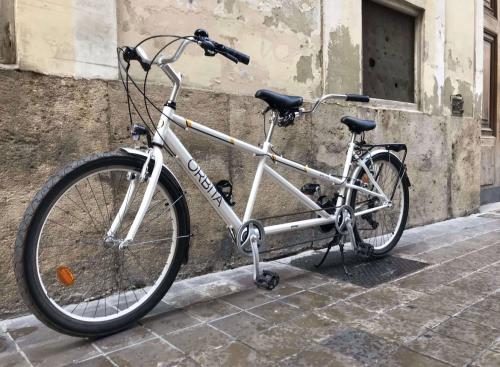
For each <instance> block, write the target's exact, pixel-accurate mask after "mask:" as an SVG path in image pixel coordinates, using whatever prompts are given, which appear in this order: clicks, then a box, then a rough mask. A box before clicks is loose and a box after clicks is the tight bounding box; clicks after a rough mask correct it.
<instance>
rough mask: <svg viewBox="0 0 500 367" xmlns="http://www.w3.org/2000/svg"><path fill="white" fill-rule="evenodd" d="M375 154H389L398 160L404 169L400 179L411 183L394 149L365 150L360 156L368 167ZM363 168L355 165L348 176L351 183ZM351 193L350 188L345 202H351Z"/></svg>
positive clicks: (409, 184)
mask: <svg viewBox="0 0 500 367" xmlns="http://www.w3.org/2000/svg"><path fill="white" fill-rule="evenodd" d="M377 154H389V155H390V156H391V159H393V158H394V160H397V161H399V162H400V163H401V164H402V165H403V166H404V167H405V169H404V171H403V172H401V175H402V177H401V179H402V180H403V182H404V183H405V184H407V185H408V186H411V183H410V179H409V178H408V174H407V172H406V171H407V170H406V165H404V163H403V162H401V159H400V158H399V157H398V156H397V155H396V154H395V153H394V151H393V150H392V149H391V150H389V149H385V148H384V149H376V150H372V151H370V152H366V153H365V154H363V155H362V156H361V160H362V161H363V162H364V163H365V164H366V166H367V167H370V159H371V158H372V157H374V156H376V155H377ZM362 169H363V167H361V166H360V165H357V166H356V169H355V170H354V171H353V173H352V175H351V176H350V177H353V179H352V180H351V183H352V184H354V177H358V175H359V173H360V171H361V170H362ZM351 193H352V189H350V190H349V192H348V194H347V200H346V203H350V202H351Z"/></svg>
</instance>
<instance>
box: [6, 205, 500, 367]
mask: <svg viewBox="0 0 500 367" xmlns="http://www.w3.org/2000/svg"><path fill="white" fill-rule="evenodd" d="M499 250H500V211H493V210H492V211H489V212H487V213H482V214H477V215H473V216H470V217H466V218H458V219H454V220H449V221H445V222H441V223H437V224H433V225H428V226H424V227H419V228H414V229H410V230H408V231H406V232H405V233H404V235H403V238H402V239H401V242H400V244H399V245H398V247H397V248H396V250H395V251H394V252H393V253H392V256H391V257H388V258H385V259H380V260H377V261H371V262H368V263H367V262H362V261H360V260H358V259H355V258H354V257H353V256H352V255H351V254H349V253H348V256H347V260H348V267H349V271H350V272H351V273H352V277H351V279H349V280H345V279H344V278H343V272H342V269H341V266H340V261H339V258H340V256H339V253H338V251H337V252H334V251H332V253H331V254H330V256H329V260H328V261H327V262H326V263H325V264H324V265H323V267H322V268H320V269H319V270H317V271H316V270H315V271H314V272H312V271H309V270H311V269H314V267H312V266H311V264H312V263H315V262H317V261H318V259H320V258H321V256H322V253H314V252H308V253H306V254H301V255H300V256H294V257H290V258H286V259H281V260H278V261H273V262H269V263H266V264H264V269H269V270H274V271H276V272H277V273H278V274H279V275H280V277H281V282H280V284H279V286H278V287H277V288H276V289H275V290H273V291H264V290H259V289H256V288H255V286H254V285H253V283H252V279H251V267H249V266H246V267H242V268H238V269H235V270H230V271H225V272H221V273H215V274H209V275H206V276H202V277H198V278H192V279H188V280H183V281H178V282H176V283H174V286H173V287H172V288H171V290H170V291H169V292H168V294H167V296H166V297H165V298H164V299H163V301H162V302H161V303H160V304H159V305H158V306H157V307H156V308H155V309H154V310H153V311H152V312H151V313H150V314H149V315H148V316H147V317H145V318H143V319H142V320H141V321H140V322H139V323H138V324H137V325H134V326H133V327H132V328H131V329H129V330H127V331H124V332H122V333H119V334H117V335H113V336H110V337H107V338H103V339H100V340H94V341H89V340H83V339H77V338H71V337H68V336H65V335H62V334H58V333H56V332H53V331H51V330H50V329H48V328H46V327H45V326H43V325H42V324H40V323H39V322H38V321H37V320H36V319H35V318H34V317H33V316H24V317H20V318H17V319H10V320H3V321H1V323H0V326H1V329H0V366H4V367H5V366H22V365H28V366H29V365H33V366H60V365H66V364H70V365H78V366H156V365H161V366H176V365H179V366H255V365H258V366H277V365H279V366H375V365H378V366H427V367H432V366H448V365H452V366H464V365H470V366H499V365H500V251H499ZM407 260H408V261H407Z"/></svg>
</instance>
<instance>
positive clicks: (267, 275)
mask: <svg viewBox="0 0 500 367" xmlns="http://www.w3.org/2000/svg"><path fill="white" fill-rule="evenodd" d="M250 246H251V247H252V256H253V281H254V282H255V284H256V285H257V287H259V288H264V289H268V290H272V289H274V288H275V287H276V286H277V285H278V283H279V281H280V277H279V275H278V274H277V273H275V272H274V271H270V270H262V273H261V272H260V269H259V263H260V258H259V246H258V239H257V236H256V235H255V234H252V235H250Z"/></svg>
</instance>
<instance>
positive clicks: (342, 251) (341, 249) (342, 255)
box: [339, 241, 351, 279]
mask: <svg viewBox="0 0 500 367" xmlns="http://www.w3.org/2000/svg"><path fill="white" fill-rule="evenodd" d="M339 249H340V258H341V259H342V267H343V268H344V274H345V276H346V278H347V279H349V278H350V277H351V273H349V270H348V269H347V265H346V264H345V258H344V243H343V242H342V241H341V242H340V243H339Z"/></svg>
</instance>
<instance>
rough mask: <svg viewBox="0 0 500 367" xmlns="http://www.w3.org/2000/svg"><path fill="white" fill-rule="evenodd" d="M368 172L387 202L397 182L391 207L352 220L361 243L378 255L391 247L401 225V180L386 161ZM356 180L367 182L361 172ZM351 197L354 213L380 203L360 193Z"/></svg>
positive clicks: (402, 191)
mask: <svg viewBox="0 0 500 367" xmlns="http://www.w3.org/2000/svg"><path fill="white" fill-rule="evenodd" d="M372 171H373V173H374V177H376V181H377V183H378V184H379V186H380V188H381V189H382V191H383V192H384V193H385V194H386V195H387V196H388V197H389V199H390V195H391V194H392V190H393V188H394V185H395V184H396V182H397V186H396V189H395V191H394V196H393V198H392V206H391V207H388V208H384V209H380V210H377V211H376V212H373V213H370V214H368V215H365V216H357V217H356V229H357V232H358V234H359V236H360V237H361V239H362V240H363V241H364V242H367V243H369V244H371V245H372V246H373V248H374V250H375V251H379V252H381V251H383V250H384V249H385V248H386V247H388V246H389V245H390V244H391V243H392V241H393V239H394V238H395V236H396V235H397V233H398V231H399V228H400V226H401V223H402V221H403V214H404V205H405V201H404V187H403V182H402V180H401V179H400V178H399V175H400V172H399V170H398V169H397V168H396V166H395V165H393V164H391V163H389V162H388V161H385V160H379V161H374V162H373V165H372ZM360 180H361V181H362V182H369V180H367V175H366V173H364V172H363V174H362V175H361V177H360ZM369 188H370V187H369ZM355 195H356V196H355V211H356V212H359V211H361V210H365V209H369V208H370V207H376V206H378V205H381V204H382V202H381V201H380V199H378V198H376V197H374V196H372V195H369V194H366V193H364V192H362V191H357V192H356V194H355Z"/></svg>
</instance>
